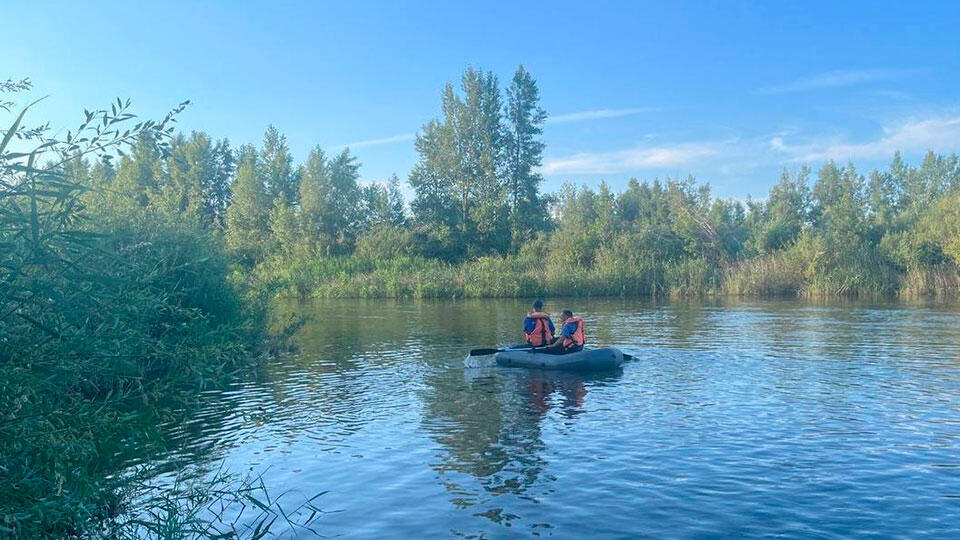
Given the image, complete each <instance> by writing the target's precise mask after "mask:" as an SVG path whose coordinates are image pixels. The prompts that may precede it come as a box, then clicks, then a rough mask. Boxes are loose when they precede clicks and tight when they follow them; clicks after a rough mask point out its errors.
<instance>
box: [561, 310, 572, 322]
mask: <svg viewBox="0 0 960 540" xmlns="http://www.w3.org/2000/svg"><path fill="white" fill-rule="evenodd" d="M572 318H573V312H572V311H570V310H569V309H565V310H563V313H561V314H560V320H561V321H565V320H567V319H572Z"/></svg>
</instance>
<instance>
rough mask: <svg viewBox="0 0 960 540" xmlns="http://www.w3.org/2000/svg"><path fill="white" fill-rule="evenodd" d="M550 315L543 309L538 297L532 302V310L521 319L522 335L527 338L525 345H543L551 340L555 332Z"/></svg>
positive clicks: (541, 301)
mask: <svg viewBox="0 0 960 540" xmlns="http://www.w3.org/2000/svg"><path fill="white" fill-rule="evenodd" d="M556 331H557V330H556V328H555V327H554V326H553V321H551V320H550V316H549V315H547V314H546V313H545V312H544V311H543V300H540V299H539V298H538V299H536V300H534V302H533V310H532V311H531V312H530V313H528V314H527V316H526V317H524V319H523V335H524V336H525V337H526V338H527V345H529V346H531V347H544V346H547V345H549V344H550V343H552V342H553V334H554V332H556Z"/></svg>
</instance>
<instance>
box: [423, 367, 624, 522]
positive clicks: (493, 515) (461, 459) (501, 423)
mask: <svg viewBox="0 0 960 540" xmlns="http://www.w3.org/2000/svg"><path fill="white" fill-rule="evenodd" d="M619 376H620V372H619V371H618V372H614V373H607V374H593V375H591V374H577V373H563V372H550V371H540V370H520V369H490V370H467V371H459V370H448V371H445V372H442V373H439V374H437V376H436V377H434V378H433V379H432V380H430V381H428V382H429V384H430V386H429V388H430V389H429V390H428V391H427V392H426V395H425V396H424V402H425V404H426V406H427V408H428V413H427V414H425V415H424V427H425V429H426V430H427V431H428V432H429V433H430V435H431V437H432V438H433V439H434V440H435V441H436V442H438V443H439V444H440V445H441V447H442V449H441V452H440V453H439V456H438V457H439V462H437V463H433V464H432V465H431V467H432V468H433V469H434V470H435V471H436V472H437V474H438V479H439V481H440V483H441V484H442V485H443V486H444V487H445V488H446V489H447V490H448V491H449V493H450V494H451V496H452V497H451V502H452V503H453V504H454V506H456V507H457V508H460V509H467V508H471V507H475V506H477V505H482V501H481V500H480V499H482V498H484V496H485V495H492V496H500V495H506V494H510V495H513V496H517V497H521V498H531V499H535V495H534V494H532V493H530V488H532V487H533V486H535V485H538V482H540V483H541V484H542V483H543V482H546V483H549V482H552V481H553V480H554V478H553V477H551V476H550V475H548V474H547V475H544V470H545V469H546V467H547V465H548V463H547V461H546V460H545V459H544V457H543V455H544V451H545V450H546V444H545V443H544V440H543V437H542V432H543V430H544V429H545V426H546V425H547V424H548V422H549V418H551V417H552V416H553V415H559V416H560V417H562V418H564V419H575V418H577V417H578V416H580V415H581V414H583V413H584V411H585V407H584V406H585V403H586V400H587V396H588V394H589V391H590V390H589V389H590V387H591V386H592V385H593V384H596V383H598V382H605V381H610V380H614V379H616V378H619ZM478 488H479V489H478ZM476 515H478V516H482V517H486V518H488V519H491V520H492V521H494V522H496V523H501V522H502V521H504V520H507V521H509V520H510V519H512V518H511V517H510V516H507V517H504V515H503V514H502V512H497V508H491V509H487V510H484V511H480V512H478V513H477V514H476ZM516 517H519V516H513V518H516Z"/></svg>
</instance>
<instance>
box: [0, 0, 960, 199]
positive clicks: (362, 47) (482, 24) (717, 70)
mask: <svg viewBox="0 0 960 540" xmlns="http://www.w3.org/2000/svg"><path fill="white" fill-rule="evenodd" d="M4 6H5V7H4V9H3V13H4V15H3V17H2V19H0V31H2V35H3V36H4V52H3V54H2V56H0V79H6V78H8V77H10V78H22V77H29V78H30V79H31V80H32V81H33V83H34V85H35V89H34V91H33V94H35V95H37V96H45V95H46V96H49V97H48V98H47V99H46V100H44V101H43V102H42V103H41V104H40V105H38V106H37V108H36V109H35V110H32V111H31V115H32V116H31V117H32V118H34V119H35V120H37V121H40V120H43V121H49V122H50V124H51V126H52V127H54V128H57V129H62V130H66V129H68V128H70V127H71V126H74V125H76V124H77V123H79V121H80V119H81V118H82V111H83V109H84V108H94V107H102V106H105V105H108V104H109V102H110V101H111V100H112V99H114V98H116V97H123V98H130V99H131V100H132V101H133V103H134V110H135V112H137V113H138V114H139V115H140V116H141V117H146V118H158V117H161V116H162V115H163V114H164V113H165V112H166V111H167V110H169V109H170V108H172V107H173V106H175V105H176V104H177V103H179V102H180V101H182V100H185V99H189V100H191V101H192V104H191V106H190V107H189V108H188V109H187V110H186V111H185V112H184V113H183V114H182V115H181V117H180V119H179V125H180V127H181V128H182V129H183V130H184V131H190V130H203V131H206V132H207V133H209V134H210V135H212V136H214V137H216V138H224V137H225V138H228V139H229V140H230V142H231V143H232V144H233V145H234V146H238V145H240V144H244V143H259V142H260V141H261V140H262V135H263V132H264V130H265V128H266V127H267V126H268V125H270V124H273V125H275V126H276V127H277V128H278V129H280V131H281V132H282V133H284V134H285V135H286V137H287V139H288V142H289V145H290V147H291V150H292V151H293V154H294V158H295V159H296V160H297V161H302V160H304V159H305V158H306V155H307V153H308V152H309V150H310V149H311V148H313V147H315V146H320V147H323V148H324V149H327V150H333V151H336V150H339V149H342V148H343V147H349V148H350V149H351V152H352V153H354V154H355V155H356V156H357V157H358V159H359V161H360V162H361V164H362V167H361V170H360V174H361V179H362V180H363V181H367V182H369V181H382V180H385V179H386V178H388V177H389V176H390V175H391V174H393V173H396V174H397V175H398V176H400V177H401V179H405V178H406V176H407V174H408V173H409V171H410V169H411V168H412V167H413V165H414V164H415V163H416V160H417V154H416V152H415V151H414V148H413V138H414V136H415V134H416V133H417V131H418V130H419V129H420V128H421V127H422V126H423V124H425V123H426V122H428V121H429V120H431V119H432V118H435V117H437V116H438V115H439V112H440V110H439V109H440V94H441V91H442V88H443V86H444V85H445V84H446V83H447V82H449V81H453V82H456V81H458V79H459V77H460V74H461V73H462V72H463V70H464V69H465V68H466V67H467V66H474V67H476V68H481V69H485V70H492V71H493V72H495V73H496V74H497V75H498V76H499V78H500V81H501V83H502V84H503V85H504V86H506V84H508V83H509V80H510V77H511V76H512V74H513V72H514V71H515V70H516V68H517V66H518V65H520V64H522V65H523V66H524V67H525V68H526V69H527V70H528V71H530V72H531V74H532V75H533V76H534V78H535V79H536V80H537V83H538V85H539V88H540V93H541V102H542V106H543V108H544V109H545V110H546V111H547V112H548V114H549V115H550V117H549V119H548V121H547V124H546V125H545V126H544V135H543V138H544V141H545V142H546V145H547V146H546V150H545V153H544V164H543V168H542V170H541V172H542V174H543V175H544V178H545V182H544V189H545V190H547V191H552V190H555V189H557V188H559V186H560V185H562V183H563V182H565V181H570V182H574V183H577V184H584V185H591V186H595V185H598V184H599V183H600V181H602V180H605V181H607V182H608V183H609V184H610V185H611V186H612V187H614V188H615V189H621V188H623V187H624V186H625V184H626V182H627V181H628V180H629V179H630V178H638V179H641V180H644V179H647V180H652V179H653V178H666V177H673V178H675V177H686V176H687V175H694V176H695V177H696V178H697V180H698V181H700V182H704V183H709V184H710V185H711V187H712V188H713V191H714V193H715V194H717V195H720V196H723V197H732V198H744V197H748V196H752V197H755V198H762V197H764V196H765V195H766V193H767V191H768V190H769V188H770V186H772V185H773V184H774V183H775V182H776V181H777V179H778V177H779V175H780V172H781V171H782V170H784V169H785V168H786V169H788V170H796V169H798V168H800V167H801V166H803V165H805V164H807V165H811V166H813V167H814V168H816V166H818V165H819V164H822V163H823V162H825V161H827V160H831V159H832V160H837V161H840V162H844V163H845V162H848V161H849V162H852V163H854V164H855V165H856V166H857V168H858V169H859V170H861V171H863V172H867V171H869V170H871V169H873V168H877V167H884V166H885V165H886V164H887V163H889V160H890V158H891V156H892V155H893V152H894V151H896V150H900V151H902V152H903V155H904V157H905V158H906V159H907V160H908V161H909V162H913V163H917V162H919V160H920V159H921V158H922V156H923V154H924V153H925V152H926V151H927V150H928V149H931V150H934V151H938V152H945V153H946V152H954V151H960V91H958V89H960V2H943V1H941V2H925V1H910V2H902V1H898V2H885V1H872V2H814V1H809V2H756V3H751V2H735V1H729V2H682V1H672V2H661V3H656V4H655V3H647V2H636V1H630V2H627V1H624V2H605V1H591V2H564V1H550V2H546V1H544V2H533V1H530V2H518V1H504V2H494V1H486V2H439V1H395V2H381V1H344V2H319V1H303V2H248V1H233V2H227V1H223V2H215V1H206V2H196V1H194V2H188V1H172V0H171V1H166V2H151V3H147V2H130V1H129V0H127V1H123V2H106V1H104V2H97V1H90V2H72V1H69V2H68V1H63V2H51V1H42V0H41V1H38V0H33V1H20V0H6V1H5V2H4ZM4 121H5V120H4Z"/></svg>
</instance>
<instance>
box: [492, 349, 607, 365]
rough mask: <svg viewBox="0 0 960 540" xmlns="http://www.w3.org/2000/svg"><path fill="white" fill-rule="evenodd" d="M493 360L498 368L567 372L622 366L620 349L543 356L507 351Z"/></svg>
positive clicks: (529, 350)
mask: <svg viewBox="0 0 960 540" xmlns="http://www.w3.org/2000/svg"><path fill="white" fill-rule="evenodd" d="M494 359H495V360H496V362H497V365H498V366H504V367H523V368H534V369H559V370H567V371H601V370H608V369H616V368H619V367H620V366H621V365H622V364H623V353H622V352H620V349H615V348H613V347H605V348H602V349H584V350H582V351H578V352H574V353H567V354H544V353H538V352H532V351H531V349H529V348H527V349H509V350H506V351H501V352H498V353H497V354H496V355H495V356H494Z"/></svg>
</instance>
